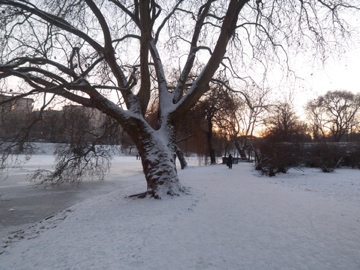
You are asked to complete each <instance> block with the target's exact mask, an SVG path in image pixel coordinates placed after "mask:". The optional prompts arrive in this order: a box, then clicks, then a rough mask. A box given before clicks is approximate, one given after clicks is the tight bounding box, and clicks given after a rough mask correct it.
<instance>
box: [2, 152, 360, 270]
mask: <svg viewBox="0 0 360 270" xmlns="http://www.w3.org/2000/svg"><path fill="white" fill-rule="evenodd" d="M38 159H40V160H38V162H42V161H41V157H40V156H38ZM33 165H34V166H36V164H33ZM140 170H141V168H140V166H139V161H136V160H135V158H134V157H118V158H117V159H115V160H114V165H113V166H112V169H111V172H110V173H109V174H108V176H107V178H106V180H105V182H104V183H105V185H106V183H111V185H110V187H111V188H106V189H105V191H104V190H103V191H102V192H98V194H96V193H93V194H92V195H91V196H89V197H88V199H86V200H82V201H81V202H80V203H77V204H75V205H73V206H71V207H69V208H67V209H65V210H63V211H61V212H59V213H58V214H57V215H55V216H53V217H50V218H47V219H46V220H45V219H44V220H42V221H40V222H38V223H35V224H33V225H31V226H28V227H27V229H22V230H19V231H17V232H14V233H11V234H9V235H7V236H6V237H4V238H3V239H2V242H1V246H0V253H2V254H1V255H0V269H1V270H8V269H9V270H10V269H12V270H15V269H24V270H30V269H36V270H41V269H69V270H75V269H122V270H123V269H125V270H126V269H157V270H158V269H174V270H180V269H184V270H185V269H186V270H188V269H221V270H222V269H251V270H252V269H254V270H262V269H264V270H265V269H266V270H269V269H284V270H285V269H286V270H288V269H311V270H314V269H316V270H322V269H324V270H325V269H333V270H339V269H344V270H345V269H346V270H352V269H353V270H355V269H356V270H359V269H360V171H359V170H350V169H339V170H337V171H336V172H335V173H333V174H324V173H322V172H320V171H319V170H316V169H304V170H303V171H296V170H291V171H290V172H289V173H288V174H284V175H280V176H278V177H275V178H268V177H264V176H260V175H258V173H257V172H255V171H254V170H253V165H252V164H246V163H242V164H235V165H234V166H233V169H232V170H229V169H227V167H226V166H224V165H214V166H203V167H198V166H191V167H190V168H188V169H186V170H181V171H179V174H180V178H181V180H182V183H183V184H184V185H186V186H188V187H189V190H190V194H189V195H183V196H180V197H173V198H165V199H163V200H154V199H132V198H127V196H128V195H131V194H135V193H139V192H142V191H144V190H145V187H146V185H145V180H144V177H143V175H142V174H140ZM10 178H11V175H10ZM17 183H21V181H20V182H17ZM95 188H97V189H101V185H97V186H96V187H95ZM3 189H5V187H3ZM3 189H0V190H3ZM111 190H112V191H111Z"/></svg>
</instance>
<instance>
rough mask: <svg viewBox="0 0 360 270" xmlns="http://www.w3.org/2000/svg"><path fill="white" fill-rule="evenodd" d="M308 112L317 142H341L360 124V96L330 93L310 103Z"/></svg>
mask: <svg viewBox="0 0 360 270" xmlns="http://www.w3.org/2000/svg"><path fill="white" fill-rule="evenodd" d="M306 111H307V113H308V116H309V119H310V122H311V127H312V131H313V136H314V138H315V140H318V141H323V140H325V141H327V140H330V141H334V142H339V141H341V140H342V139H343V137H344V135H346V134H351V133H352V132H355V131H356V128H357V127H358V126H359V124H360V119H359V117H360V116H359V115H360V94H357V95H355V94H353V93H351V92H348V91H328V92H327V93H326V94H325V95H322V96H319V97H318V98H316V99H315V100H312V101H309V102H308V104H307V106H306Z"/></svg>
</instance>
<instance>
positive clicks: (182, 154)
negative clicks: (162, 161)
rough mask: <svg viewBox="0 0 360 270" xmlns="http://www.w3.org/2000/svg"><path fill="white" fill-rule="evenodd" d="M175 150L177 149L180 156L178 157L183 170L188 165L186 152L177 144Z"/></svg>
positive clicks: (177, 154)
mask: <svg viewBox="0 0 360 270" xmlns="http://www.w3.org/2000/svg"><path fill="white" fill-rule="evenodd" d="M175 151H176V156H177V157H178V159H179V161H180V166H181V169H182V170H183V169H185V168H186V167H187V162H186V160H185V156H184V153H183V151H181V149H180V148H179V147H178V146H177V145H175Z"/></svg>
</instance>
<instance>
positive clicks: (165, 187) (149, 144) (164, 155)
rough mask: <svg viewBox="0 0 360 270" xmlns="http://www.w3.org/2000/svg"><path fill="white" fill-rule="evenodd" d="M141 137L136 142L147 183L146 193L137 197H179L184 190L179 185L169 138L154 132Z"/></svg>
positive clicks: (173, 151) (172, 145) (172, 146)
mask: <svg viewBox="0 0 360 270" xmlns="http://www.w3.org/2000/svg"><path fill="white" fill-rule="evenodd" d="M145 135H146V136H141V138H142V139H140V140H139V141H138V142H137V147H138V150H139V154H140V156H141V161H142V166H143V171H144V174H145V178H146V182H147V191H146V192H145V193H142V194H137V195H138V197H145V196H151V197H154V198H157V199H161V197H163V196H164V195H171V196H174V195H180V194H181V193H184V192H186V188H185V187H183V186H182V185H181V184H180V181H179V178H178V175H177V170H176V164H175V157H176V152H175V146H174V144H173V143H172V141H171V140H170V138H171V136H166V135H165V134H162V132H161V131H155V132H152V133H150V134H145Z"/></svg>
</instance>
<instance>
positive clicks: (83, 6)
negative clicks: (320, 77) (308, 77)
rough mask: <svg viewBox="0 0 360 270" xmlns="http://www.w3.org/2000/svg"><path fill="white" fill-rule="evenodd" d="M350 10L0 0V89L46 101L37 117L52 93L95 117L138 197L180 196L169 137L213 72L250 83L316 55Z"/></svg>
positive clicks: (342, 4)
mask: <svg viewBox="0 0 360 270" xmlns="http://www.w3.org/2000/svg"><path fill="white" fill-rule="evenodd" d="M358 9H359V4H354V1H350V0H349V1H346V0H326V1H325V0H289V1H261V0H251V1H249V0H218V1H216V0H207V1H205V0H203V1H186V0H170V1H169V0H132V1H130V0H128V1H126V0H84V1H79V0H67V1H63V0H53V1H37V0H17V1H15V0H0V13H1V18H0V36H1V44H0V47H1V51H0V57H1V58H0V80H1V81H2V82H4V83H3V84H2V86H1V87H2V91H5V92H6V91H8V90H9V89H10V88H14V84H18V83H20V82H22V83H24V84H22V85H21V87H19V89H17V91H18V92H19V91H20V90H21V91H23V93H22V94H20V95H18V96H15V97H14V98H17V97H24V96H31V95H38V94H45V95H46V96H45V98H44V104H43V106H42V109H43V108H44V106H46V105H47V102H48V99H47V97H48V96H50V95H54V96H57V97H61V98H64V99H68V100H70V101H72V102H74V103H77V104H80V105H82V106H85V107H92V108H96V109H98V110H100V111H102V112H103V113H105V114H106V115H108V116H110V117H111V118H113V119H115V120H116V121H117V122H118V123H119V124H120V125H121V126H122V127H123V129H124V130H125V131H126V132H127V133H128V134H129V135H130V137H131V138H132V140H133V141H134V143H135V145H136V147H137V148H138V151H139V154H140V156H141V158H142V164H143V169H144V173H145V177H146V181H147V188H148V189H147V194H149V195H152V196H155V197H161V196H162V195H164V194H171V195H174V194H179V193H181V192H183V191H184V188H183V186H182V185H181V184H180V182H179V179H178V176H177V172H176V166H175V162H174V160H175V158H174V157H175V145H174V144H175V140H176V139H175V136H176V131H177V128H178V126H179V123H180V121H181V119H182V117H183V116H184V114H186V113H187V112H188V111H189V110H190V109H191V108H192V107H193V106H194V105H195V104H196V102H197V101H198V100H199V99H200V97H201V96H202V95H203V94H204V93H205V92H207V91H208V90H209V82H210V81H211V79H212V78H213V77H214V74H215V73H216V71H217V70H218V68H219V66H220V65H221V67H222V70H223V71H224V72H225V73H226V74H227V75H229V74H230V75H231V76H232V77H233V78H235V79H240V80H242V81H248V82H250V83H252V82H253V80H252V79H249V75H250V76H252V75H254V73H253V70H256V72H255V73H259V72H260V73H262V74H265V73H266V71H267V70H268V68H270V66H271V65H272V63H275V62H276V63H280V64H283V66H284V67H285V68H288V66H287V64H288V49H290V48H293V49H296V50H299V49H301V48H304V49H307V50H311V51H312V52H313V49H314V48H316V49H318V52H320V53H322V55H323V53H324V52H325V50H326V49H330V50H331V49H332V46H330V45H332V44H334V43H332V42H333V41H336V40H338V41H340V40H345V38H344V37H347V36H346V34H347V33H348V32H347V29H348V27H347V23H346V22H345V21H344V20H343V17H342V14H343V13H342V12H343V11H345V10H349V11H357V10H358ZM327 41H330V42H329V43H327ZM335 43H336V42H335ZM227 49H228V53H226V52H227ZM235 51H236V54H232V52H235ZM235 58H236V62H233V63H231V60H235ZM235 63H236V65H235ZM256 63H258V64H259V65H257V66H255V64H256ZM170 67H172V68H170ZM173 67H177V69H178V70H179V71H180V72H179V74H180V75H179V76H178V77H177V80H176V83H175V84H171V83H170V79H169V78H171V80H172V77H173V75H174V74H173ZM189 74H196V79H195V80H193V79H192V78H191V79H189ZM154 82H155V84H154ZM152 90H154V91H157V97H158V99H157V100H158V103H159V104H158V106H157V108H158V113H157V123H156V125H155V126H152V125H150V123H148V122H147V121H146V114H147V110H148V108H149V107H150V106H149V102H150V101H151V100H152V99H151V97H152ZM94 149H95V148H94V147H91V148H89V151H85V152H86V153H90V152H91V151H92V150H94ZM94 151H95V150H94Z"/></svg>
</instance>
